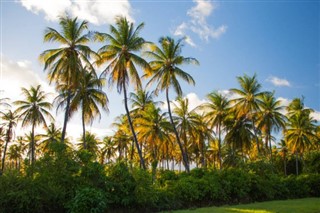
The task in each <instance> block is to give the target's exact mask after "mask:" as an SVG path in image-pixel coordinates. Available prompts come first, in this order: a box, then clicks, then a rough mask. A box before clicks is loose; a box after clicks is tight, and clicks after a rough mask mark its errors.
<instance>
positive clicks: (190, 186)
mask: <svg viewBox="0 0 320 213" xmlns="http://www.w3.org/2000/svg"><path fill="white" fill-rule="evenodd" d="M313 158H315V157H313V156H312V158H311V159H312V160H313ZM309 168H310V167H309ZM312 169H314V168H312ZM30 170H32V172H30ZM310 170H311V169H310ZM314 171H316V169H314ZM310 196H316V197H319V196H320V174H318V173H317V172H315V173H305V174H302V175H299V176H295V175H289V176H286V177H285V176H283V175H281V174H280V173H278V172H277V170H276V169H275V168H273V167H272V166H271V165H269V164H268V163H265V162H255V163H254V164H247V165H246V166H245V167H242V168H237V169H236V168H230V169H224V170H206V169H193V170H192V171H191V172H190V173H189V174H187V173H184V172H182V173H176V172H174V171H165V170H163V171H158V172H157V174H156V177H155V178H154V177H153V175H152V172H151V171H144V170H140V169H139V168H132V167H130V166H129V165H127V164H126V163H125V162H118V163H114V164H110V165H109V166H106V165H101V164H99V163H97V162H94V161H93V160H92V158H91V157H90V154H88V153H86V152H83V151H82V152H78V153H76V154H74V153H68V152H67V151H64V150H63V149H60V148H59V149H58V148H57V149H56V150H53V151H52V152H51V154H50V155H46V156H44V157H43V158H41V159H39V160H38V161H37V163H36V164H35V165H34V167H33V168H29V167H27V168H26V170H25V172H23V173H22V172H18V171H14V170H12V171H10V170H8V171H7V172H6V173H4V174H3V175H2V176H0V213H11V212H14V213H19V212H24V213H28V212H35V213H37V212H110V211H111V212H115V211H118V212H156V211H161V210H171V209H178V208H179V209H180V208H193V207H200V206H209V205H224V204H236V203H249V202H255V201H266V200H276V199H289V198H290V199H291V198H302V197H310Z"/></svg>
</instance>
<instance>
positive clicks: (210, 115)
mask: <svg viewBox="0 0 320 213" xmlns="http://www.w3.org/2000/svg"><path fill="white" fill-rule="evenodd" d="M207 99H208V102H206V103H204V104H202V105H201V106H200V107H199V109H201V110H203V111H204V112H205V116H204V117H205V120H207V122H208V124H209V127H210V128H211V129H213V128H214V127H216V133H217V134H218V158H219V165H220V169H222V159H221V143H222V141H221V133H222V131H223V123H224V121H225V119H226V117H227V116H228V113H229V110H230V101H229V100H228V99H227V97H225V96H223V95H222V94H220V93H218V92H211V93H209V94H208V95H207Z"/></svg>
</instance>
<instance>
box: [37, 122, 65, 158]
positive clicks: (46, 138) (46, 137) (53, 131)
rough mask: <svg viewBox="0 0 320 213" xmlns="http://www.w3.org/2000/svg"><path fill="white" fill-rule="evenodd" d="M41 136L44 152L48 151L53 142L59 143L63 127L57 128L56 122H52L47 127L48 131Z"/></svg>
mask: <svg viewBox="0 0 320 213" xmlns="http://www.w3.org/2000/svg"><path fill="white" fill-rule="evenodd" d="M40 137H41V138H42V140H41V149H42V152H43V153H45V152H48V151H49V149H50V148H49V147H50V145H51V144H53V143H59V142H60V140H61V128H57V127H56V125H55V124H54V123H51V124H50V125H49V126H48V127H47V128H46V133H45V134H40Z"/></svg>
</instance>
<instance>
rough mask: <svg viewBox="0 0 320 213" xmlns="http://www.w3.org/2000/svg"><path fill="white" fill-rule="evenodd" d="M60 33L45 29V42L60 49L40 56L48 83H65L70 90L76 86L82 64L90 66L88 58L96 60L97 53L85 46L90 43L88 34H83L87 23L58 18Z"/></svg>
mask: <svg viewBox="0 0 320 213" xmlns="http://www.w3.org/2000/svg"><path fill="white" fill-rule="evenodd" d="M59 20H60V22H59V24H60V27H61V32H58V31H57V30H55V29H53V28H50V27H49V28H47V29H46V31H45V35H44V41H45V42H56V43H59V44H60V46H61V47H59V48H57V49H49V50H46V51H44V52H43V53H42V54H41V55H40V60H41V61H43V62H44V70H48V71H49V73H48V77H49V80H50V83H51V82H52V81H53V80H54V81H56V82H67V84H68V86H69V87H70V88H74V87H76V85H77V81H78V79H79V77H80V76H81V75H80V74H81V70H82V64H84V65H85V66H90V67H91V66H92V65H91V63H90V61H89V60H90V58H93V59H98V58H99V56H98V54H97V53H95V52H94V51H92V50H91V49H90V48H89V47H88V46H86V44H87V43H88V42H89V41H90V39H89V34H84V31H85V30H87V29H88V22H87V21H82V22H78V20H77V18H74V19H71V18H69V17H60V19H59Z"/></svg>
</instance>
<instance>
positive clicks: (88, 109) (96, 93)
mask: <svg viewBox="0 0 320 213" xmlns="http://www.w3.org/2000/svg"><path fill="white" fill-rule="evenodd" d="M103 84H104V79H102V78H97V77H96V75H95V73H94V72H86V73H85V74H84V76H83V78H81V79H80V86H79V87H78V89H77V90H76V92H75V93H74V95H73V96H72V98H71V103H70V112H71V113H70V116H72V112H76V111H77V109H78V108H79V107H80V108H81V110H82V112H81V118H82V137H83V139H82V141H84V144H83V148H84V149H86V148H87V144H86V140H85V138H86V128H85V125H86V124H88V123H92V122H93V119H94V118H95V117H98V118H99V119H101V113H100V110H99V107H102V109H103V110H104V111H106V112H108V97H107V95H106V93H105V92H104V91H102V88H101V87H102V85H103Z"/></svg>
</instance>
